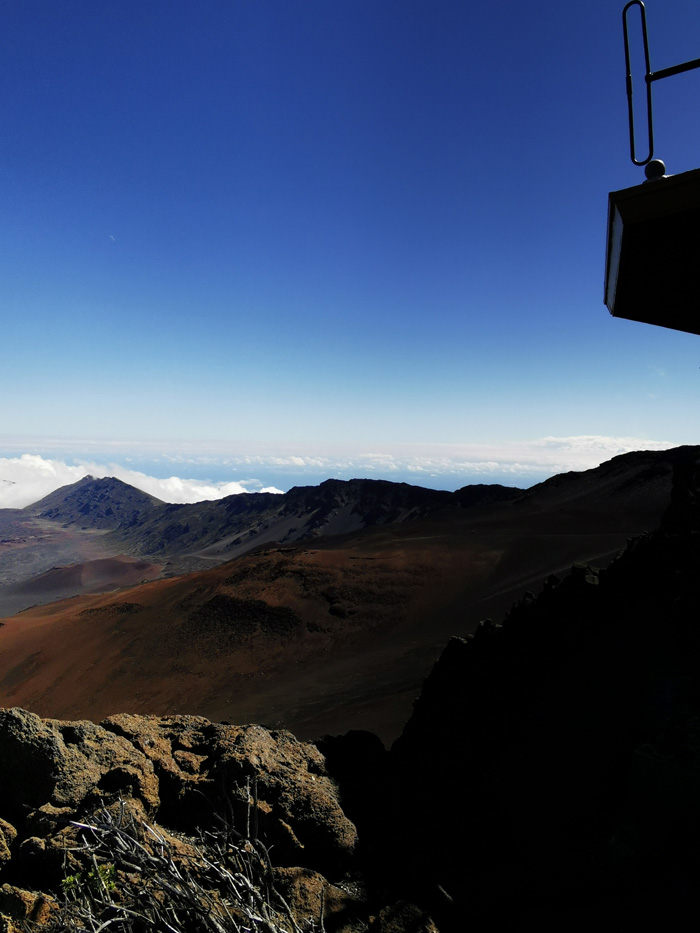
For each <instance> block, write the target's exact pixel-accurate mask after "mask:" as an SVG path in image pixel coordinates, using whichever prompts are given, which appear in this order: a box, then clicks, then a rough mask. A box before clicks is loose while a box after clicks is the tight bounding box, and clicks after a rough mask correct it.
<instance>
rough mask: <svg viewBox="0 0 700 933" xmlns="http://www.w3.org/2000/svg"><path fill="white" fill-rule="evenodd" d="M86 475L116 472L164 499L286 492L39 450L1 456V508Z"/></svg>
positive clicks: (33, 498) (31, 499)
mask: <svg viewBox="0 0 700 933" xmlns="http://www.w3.org/2000/svg"><path fill="white" fill-rule="evenodd" d="M84 476H94V477H103V476H116V478H117V479H120V480H122V482H124V483H128V484H129V485H130V486H135V487H136V488H137V489H141V490H143V491H144V492H147V493H149V494H150V495H152V496H155V497H156V498H157V499H162V500H163V501H164V502H201V501H202V500H204V499H223V497H224V496H232V495H236V494H237V493H241V492H277V493H281V492H282V490H281V489H277V488H275V487H263V485H262V483H257V482H255V481H254V480H243V481H236V480H232V481H226V482H218V483H212V482H207V481H206V480H197V479H182V478H180V477H179V476H169V477H166V478H158V477H155V476H149V475H147V474H146V473H142V472H140V471H138V470H132V469H129V468H128V467H123V466H121V465H120V464H117V463H110V464H108V465H104V464H99V463H93V462H84V463H80V464H78V465H69V464H67V463H65V462H64V461H62V460H54V459H46V458H44V457H41V456H39V455H37V454H22V456H20V457H12V458H7V457H0V508H4V509H8V508H15V509H17V508H23V507H24V506H26V505H31V503H32V502H37V501H38V500H39V499H42V498H43V497H44V496H47V495H48V494H49V493H50V492H53V491H54V490H55V489H59V488H60V487H61V486H68V485H70V484H71V483H76V482H77V481H78V480H79V479H82V478H83V477H84Z"/></svg>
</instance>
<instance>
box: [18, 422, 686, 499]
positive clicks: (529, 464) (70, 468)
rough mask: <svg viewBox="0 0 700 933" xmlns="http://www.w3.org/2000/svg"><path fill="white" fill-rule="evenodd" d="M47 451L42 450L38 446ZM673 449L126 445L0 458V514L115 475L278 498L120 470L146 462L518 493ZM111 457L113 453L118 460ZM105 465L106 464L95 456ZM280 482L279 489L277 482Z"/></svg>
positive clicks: (196, 490)
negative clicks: (137, 450)
mask: <svg viewBox="0 0 700 933" xmlns="http://www.w3.org/2000/svg"><path fill="white" fill-rule="evenodd" d="M46 446H47V445H44V448H46ZM673 446H675V445H674V444H673V443H671V442H668V441H652V440H648V439H644V438H636V437H604V436H597V435H584V436H576V437H544V438H539V439H536V440H533V441H527V442H520V443H516V444H500V445H498V444H492V445H484V444H482V445H478V444H450V445H447V444H444V445H417V444H413V445H403V446H396V445H394V446H393V448H392V450H391V451H390V452H383V451H367V452H358V451H352V452H350V451H340V450H337V449H336V450H331V451H323V452H315V451H313V452H309V453H306V454H302V453H300V452H299V451H293V452H292V451H270V450H260V451H257V452H253V453H246V454H241V453H236V452H232V451H224V450H221V449H219V450H215V449H210V450H206V451H203V450H202V449H201V448H200V449H198V450H197V451H196V452H194V451H185V452H182V451H181V452H178V451H169V452H168V451H162V450H160V451H158V452H157V455H156V451H155V450H154V449H149V450H142V451H141V454H142V456H141V457H140V458H135V457H134V450H133V448H130V449H129V451H128V452H127V451H126V449H125V450H123V451H121V452H120V451H119V450H118V449H115V448H114V447H113V448H112V449H110V451H109V452H108V456H109V457H110V459H109V460H108V461H106V462H105V461H102V460H101V458H99V457H98V456H97V455H96V452H95V451H92V456H91V457H90V459H84V460H83V459H79V458H77V457H75V456H74V457H73V458H72V459H73V462H72V463H69V462H66V460H67V459H70V458H66V459H61V458H60V457H59V456H55V457H53V456H48V455H47V454H46V449H44V450H43V453H42V454H38V453H23V454H21V455H18V456H13V457H0V508H23V507H24V506H26V505H30V504H31V503H33V502H36V501H38V500H39V499H41V498H43V497H44V496H46V495H48V494H49V493H50V492H53V491H54V490H55V489H58V488H59V487H61V486H66V485H69V484H71V483H75V482H77V481H78V480H79V479H81V478H82V477H83V476H87V475H91V476H95V477H102V476H116V477H117V478H118V479H120V480H122V481H123V482H125V483H129V484H130V485H131V486H136V487H137V488H138V489H142V490H143V491H144V492H148V493H150V494H151V495H152V496H156V497H157V498H158V499H162V500H163V501H165V502H179V503H183V502H200V501H202V500H204V499H221V498H223V497H224V496H230V495H236V494H238V493H241V492H277V493H279V492H282V490H281V489H280V488H278V486H277V485H271V482H270V480H268V481H265V480H261V479H237V480H231V479H222V480H219V481H212V480H209V479H193V478H190V479H187V478H182V477H181V476H178V475H170V476H160V477H159V476H155V475H153V474H152V473H150V472H144V471H143V470H137V469H134V468H133V467H131V466H124V465H123V464H124V463H129V462H133V461H134V459H139V460H140V461H141V462H146V463H147V464H150V465H151V468H152V469H153V472H160V473H164V472H169V471H171V470H176V471H177V472H179V473H185V472H186V471H189V472H190V475H191V473H195V472H201V471H202V470H206V471H207V472H208V474H209V475H217V474H218V475H219V476H222V475H228V476H231V475H238V476H241V475H243V476H246V475H250V474H251V473H252V474H256V475H258V476H262V477H264V476H266V475H268V476H270V477H272V476H274V477H275V478H276V482H277V483H278V484H280V485H285V489H288V488H289V487H290V486H292V485H298V484H300V483H306V484H309V485H313V484H316V483H318V482H321V481H322V480H323V479H326V478H328V477H340V478H344V479H348V478H350V477H352V476H357V477H370V478H376V479H389V480H395V481H404V482H411V483H415V484H416V485H437V486H440V487H441V488H453V489H454V488H457V487H458V486H465V485H468V484H470V483H480V482H481V483H504V484H506V485H513V486H519V485H523V486H528V485H532V483H535V482H539V481H541V480H543V479H545V478H546V477H548V476H552V475H554V474H555V473H565V472H568V471H570V470H586V469H590V468H592V467H596V466H598V465H599V464H600V463H602V462H603V461H605V460H609V459H610V458H611V457H614V456H617V455H618V454H623V453H627V452H629V451H632V450H665V449H667V448H669V447H673ZM120 453H121V454H123V456H122V457H121V462H119V461H118V460H116V459H111V458H119V457H120ZM105 460H106V458H105ZM287 478H288V480H289V481H288V484H285V482H284V481H285V480H286V479H287Z"/></svg>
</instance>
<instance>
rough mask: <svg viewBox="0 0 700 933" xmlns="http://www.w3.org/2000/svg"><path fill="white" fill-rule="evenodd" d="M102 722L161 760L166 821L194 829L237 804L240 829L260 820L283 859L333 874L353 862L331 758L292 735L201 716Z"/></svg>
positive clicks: (351, 837) (156, 762) (353, 834)
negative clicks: (328, 762) (330, 768)
mask: <svg viewBox="0 0 700 933" xmlns="http://www.w3.org/2000/svg"><path fill="white" fill-rule="evenodd" d="M102 726H103V727H104V728H105V729H108V730H110V731H112V732H114V733H116V734H117V735H121V736H123V737H125V738H126V739H128V740H129V741H130V742H132V743H133V744H134V746H135V747H136V748H137V749H138V750H139V751H140V752H141V753H142V754H143V755H144V756H145V757H147V758H148V759H149V760H150V761H151V762H152V763H153V766H154V768H155V771H156V774H157V775H158V779H159V782H160V792H161V808H160V811H159V818H160V819H162V821H163V822H166V823H169V824H170V825H172V826H180V827H181V828H183V829H191V828H192V827H193V825H196V824H197V823H199V824H201V823H203V822H204V821H205V820H207V819H210V818H211V816H212V814H213V813H214V812H223V811H224V810H226V809H229V810H230V813H231V816H232V818H233V819H234V821H235V822H236V824H237V825H238V826H241V827H243V826H244V825H246V824H247V826H248V827H249V826H250V825H251V823H257V831H258V832H259V833H260V836H261V838H262V840H263V841H264V842H265V844H266V845H267V846H268V847H271V846H274V851H275V860H276V863H277V864H282V865H304V866H307V867H309V868H317V869H319V870H322V871H323V872H324V874H326V875H327V876H330V877H333V876H334V875H335V874H337V873H339V872H340V873H342V870H343V869H344V868H345V867H346V866H347V865H348V863H349V862H350V860H351V858H352V855H353V853H354V850H355V847H356V844H357V831H356V829H355V826H354V824H353V823H351V822H350V820H349V819H348V818H347V817H346V816H345V814H344V813H343V810H342V808H341V805H340V800H339V794H338V789H337V786H336V784H335V782H334V781H333V780H332V779H331V778H330V777H329V775H328V772H327V770H326V765H325V759H324V757H323V755H322V754H321V752H320V751H319V750H318V749H317V748H316V747H315V746H314V745H311V744H308V743H304V742H299V741H298V740H297V739H296V738H295V737H294V736H293V735H292V734H291V732H285V731H269V730H268V729H265V728H263V727H262V726H257V725H248V726H231V725H226V724H222V723H211V722H209V721H208V720H207V719H204V718H202V717H198V716H171V717H162V718H159V717H156V716H132V715H118V716H111V717H109V718H108V719H105V720H104V721H103V723H102Z"/></svg>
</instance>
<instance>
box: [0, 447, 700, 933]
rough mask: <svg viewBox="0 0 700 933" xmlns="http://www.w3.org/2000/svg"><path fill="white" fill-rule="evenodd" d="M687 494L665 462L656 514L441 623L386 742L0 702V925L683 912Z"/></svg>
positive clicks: (467, 920)
mask: <svg viewBox="0 0 700 933" xmlns="http://www.w3.org/2000/svg"><path fill="white" fill-rule="evenodd" d="M699 502H700V471H699V469H698V466H697V464H693V463H685V464H681V465H678V467H677V469H676V474H675V478H674V494H673V502H672V505H671V507H670V509H669V511H668V513H667V515H666V518H665V519H664V521H663V523H662V525H661V528H660V529H659V530H658V531H656V532H654V533H652V534H648V535H644V536H641V537H637V538H635V539H633V540H632V541H630V543H629V545H628V547H627V549H626V550H625V552H624V553H623V554H622V555H621V556H620V557H619V558H618V559H617V560H616V561H614V562H613V563H612V564H611V565H610V567H609V568H608V569H606V570H602V571H597V570H596V569H595V568H592V567H590V566H586V565H579V566H576V567H574V568H573V570H572V572H571V573H570V574H569V575H567V576H566V577H565V578H564V579H561V580H559V579H556V578H551V579H549V580H548V581H546V583H545V584H544V587H543V589H542V592H541V593H540V594H539V595H537V596H534V595H531V594H526V595H525V596H524V598H523V599H522V601H521V602H520V603H519V604H518V605H517V606H515V607H514V608H513V610H512V611H511V612H510V613H509V615H508V616H507V617H506V619H505V620H504V622H503V623H502V624H501V625H494V624H493V623H490V622H485V623H484V624H483V625H482V626H481V627H480V628H479V630H478V631H477V632H476V634H475V635H474V636H472V637H470V638H467V639H454V640H453V641H451V642H450V644H449V645H448V646H447V648H446V649H445V652H444V653H443V656H442V657H441V659H440V660H439V661H438V663H437V665H436V666H435V668H434V670H433V672H432V673H431V675H430V676H429V678H428V679H427V681H426V683H425V686H424V689H423V692H422V695H421V697H420V699H419V700H418V701H417V703H416V706H415V709H414V713H413V715H412V717H411V719H410V720H409V722H408V723H407V725H406V727H405V729H404V732H403V734H402V736H401V737H400V738H399V739H398V740H397V742H396V743H395V744H394V746H393V747H392V748H391V750H390V751H386V750H385V749H384V747H383V746H382V744H381V743H380V741H379V740H378V739H377V738H376V737H375V736H373V735H371V734H370V733H364V732H350V733H347V734H346V735H344V736H336V737H324V738H322V739H318V740H317V741H315V742H313V743H302V742H299V741H297V739H295V738H294V736H293V735H291V734H290V733H288V732H283V731H268V730H266V729H264V728H262V727H260V726H254V725H249V726H234V725H227V724H224V723H212V722H209V721H208V720H206V719H203V718H198V717H187V716H178V717H170V718H156V717H146V716H131V715H121V716H112V717H110V718H108V719H106V720H104V721H103V722H102V723H101V724H100V725H94V724H92V723H90V722H75V723H70V722H60V721H55V720H49V719H47V720H42V719H40V718H38V717H37V716H35V715H33V714H31V713H28V712H25V711H23V710H18V709H6V710H2V711H0V755H2V761H3V769H2V773H1V774H0V817H1V818H2V821H1V822H0V827H1V831H0V860H2V866H3V867H2V875H1V876H0V883H2V887H1V889H0V913H1V914H2V915H3V918H4V919H3V923H4V929H5V930H8V931H10V930H13V929H20V930H22V929H30V928H33V926H32V924H34V923H38V924H41V925H43V926H44V928H45V929H47V930H49V929H53V930H68V929H80V928H83V929H90V930H98V929H105V928H106V929H110V930H146V929H159V930H161V929H162V930H167V929H175V930H197V931H198V930H239V929H240V930H244V929H246V930H248V929H250V930H266V931H268V933H270V931H272V933H277V931H282V930H284V931H290V933H296V931H299V930H302V931H314V930H315V931H321V930H324V931H326V933H334V931H338V933H340V931H342V933H360V931H362V933H365V931H368V933H369V931H371V933H377V931H380V933H431V931H435V930H437V929H439V930H440V931H443V933H444V931H451V930H455V931H456V930H460V931H461V930H466V929H476V930H486V929H507V928H512V929H525V928H529V927H530V926H533V925H534V926H535V928H538V929H540V930H543V929H545V930H546V929H566V930H579V929H581V930H583V929H590V927H591V926H592V925H595V926H596V927H598V928H602V929H622V928H629V927H630V926H635V925H637V924H639V925H640V926H643V927H644V928H649V926H650V925H652V926H656V925H661V924H662V923H663V924H664V926H665V927H666V928H668V927H670V928H672V929H673V928H676V927H677V926H680V920H681V918H682V917H683V916H684V915H687V912H688V911H690V910H692V909H694V905H695V904H696V902H697V895H698V893H699V892H698V888H699V884H698V879H700V751H699V750H700V621H699V618H700V617H699V615H698V606H699V605H700V574H699V573H698V569H699V567H700V505H699ZM76 824H79V825H76ZM126 837H128V839H127V838H126ZM227 860H228V861H227ZM173 872H174V873H175V874H173ZM178 878H179V879H180V880H177V879H178ZM246 878H247V879H248V881H247V882H246V881H244V880H242V879H246ZM183 879H184V880H183ZM158 885H160V887H158ZM184 888H186V889H187V890H188V891H190V892H192V891H195V892H196V897H195V898H190V900H189V901H188V900H187V898H186V896H185V893H183V891H184ZM236 891H238V892H239V894H240V899H239V901H238V902H236V900H235V897H234V893H235V892H236ZM80 892H82V895H81V896H82V901H81V902H80V903H81V904H82V908H81V909H82V910H83V913H82V914H81V913H80V911H79V906H80V905H79V904H78V894H79V893H80ZM86 904H88V905H90V904H92V908H91V909H92V911H93V914H92V918H93V919H92V920H86V919H85V917H86V916H87V917H89V916H90V914H89V912H88V913H87V914H86V913H85V910H86V908H85V905H86ZM197 904H198V905H199V906H198V907H197ZM120 911H121V913H120ZM81 918H82V919H81ZM149 918H150V920H153V918H155V920H154V921H153V922H154V924H155V925H152V926H148V925H146V924H147V922H150V920H149ZM108 921H109V923H108ZM90 923H92V924H93V925H92V926H91V925H89V924H90ZM178 923H179V924H180V925H179V926H178V925H176V924H178ZM101 924H103V925H104V924H107V926H106V927H105V926H101ZM129 924H131V925H129ZM217 924H219V925H218V926H217ZM0 929H3V927H1V926H0Z"/></svg>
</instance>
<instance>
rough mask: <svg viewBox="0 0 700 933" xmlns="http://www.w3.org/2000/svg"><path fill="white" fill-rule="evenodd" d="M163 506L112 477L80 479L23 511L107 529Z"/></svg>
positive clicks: (133, 522)
mask: <svg viewBox="0 0 700 933" xmlns="http://www.w3.org/2000/svg"><path fill="white" fill-rule="evenodd" d="M164 504H165V503H163V502H162V501H161V500H160V499H156V498H155V496H150V495H149V494H148V493H146V492H143V491H142V490H141V489H136V487H134V486H130V485H129V484H128V483H125V482H123V481H122V480H120V479H117V478H116V476H105V477H100V478H97V479H96V478H95V477H94V476H83V477H82V479H79V480H78V481H77V482H76V483H72V484H71V485H69V486H61V488H60V489H56V490H55V491H54V492H52V493H49V495H48V496H45V497H44V498H43V499H40V500H39V502H35V503H34V504H33V505H30V506H27V508H26V511H27V512H29V513H30V514H32V515H34V516H35V517H36V518H48V519H50V520H51V521H55V522H61V524H64V525H79V526H80V527H81V528H99V529H105V530H110V529H113V528H117V527H119V525H126V526H129V525H133V524H136V523H138V522H139V521H142V520H143V518H144V517H145V516H146V515H147V514H148V513H149V512H151V511H153V509H155V508H158V507H159V506H162V505H164Z"/></svg>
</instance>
